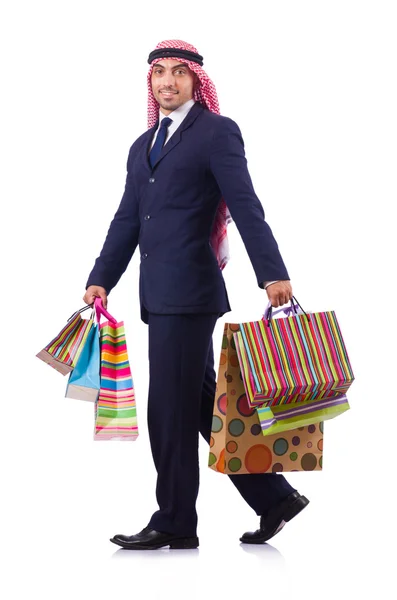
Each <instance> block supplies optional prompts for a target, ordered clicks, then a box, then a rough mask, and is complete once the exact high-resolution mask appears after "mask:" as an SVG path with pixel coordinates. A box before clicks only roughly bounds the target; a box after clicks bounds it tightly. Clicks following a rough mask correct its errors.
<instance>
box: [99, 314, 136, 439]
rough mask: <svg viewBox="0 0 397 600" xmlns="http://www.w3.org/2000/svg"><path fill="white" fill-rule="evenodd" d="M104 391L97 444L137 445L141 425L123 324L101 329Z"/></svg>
mask: <svg viewBox="0 0 397 600" xmlns="http://www.w3.org/2000/svg"><path fill="white" fill-rule="evenodd" d="M100 348H101V387H100V390H99V396H98V399H97V401H96V403H95V430H94V440H122V441H128V440H130V441H134V440H136V438H137V437H138V435H139V433H138V422H137V411H136V403H135V390H134V383H133V379H132V375H131V369H130V363H129V360H128V353H127V342H126V338H125V330H124V322H123V321H121V322H120V323H118V322H111V321H106V322H104V323H102V324H101V325H100Z"/></svg>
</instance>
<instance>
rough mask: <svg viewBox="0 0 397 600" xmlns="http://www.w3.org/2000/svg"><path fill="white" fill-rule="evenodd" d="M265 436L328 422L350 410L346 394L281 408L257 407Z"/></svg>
mask: <svg viewBox="0 0 397 600" xmlns="http://www.w3.org/2000/svg"><path fill="white" fill-rule="evenodd" d="M255 408H256V411H257V413H258V417H259V422H260V424H261V427H262V433H263V435H271V434H273V433H281V432H283V431H289V430H290V429H295V428H297V427H302V426H305V425H312V424H314V423H319V422H320V421H327V420H329V419H334V418H335V417H338V416H339V415H342V414H343V413H345V412H346V411H347V410H349V408H350V406H349V402H348V400H347V396H346V394H342V395H341V396H333V397H332V398H322V399H321V400H316V401H315V402H313V401H309V402H299V403H295V404H281V405H279V406H272V407H270V406H256V407H255Z"/></svg>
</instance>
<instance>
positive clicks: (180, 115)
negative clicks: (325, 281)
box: [150, 98, 279, 289]
mask: <svg viewBox="0 0 397 600" xmlns="http://www.w3.org/2000/svg"><path fill="white" fill-rule="evenodd" d="M195 103H196V101H195V100H194V99H193V98H191V99H190V100H188V101H187V102H185V103H184V104H182V105H181V106H179V107H178V108H176V109H175V110H173V111H172V112H170V114H169V115H165V114H164V113H163V112H162V111H161V109H160V110H159V125H158V127H157V129H156V132H155V134H154V136H153V140H152V143H151V146H150V149H152V148H153V144H154V142H155V141H156V137H157V133H158V131H159V129H160V124H161V121H162V120H163V119H164V117H166V116H168V117H169V118H170V119H172V123H171V124H170V125H169V126H168V128H167V137H166V138H165V142H164V146H165V144H166V143H167V142H168V140H169V139H170V137H171V136H172V134H173V133H174V132H175V131H176V130H177V129H178V127H179V125H180V124H181V123H182V121H183V119H184V118H185V117H186V115H187V113H188V112H189V110H190V109H191V108H192V106H193V105H194V104H195ZM277 281H279V280H276V281H264V282H263V286H264V288H265V289H266V288H267V286H268V285H270V284H271V283H277Z"/></svg>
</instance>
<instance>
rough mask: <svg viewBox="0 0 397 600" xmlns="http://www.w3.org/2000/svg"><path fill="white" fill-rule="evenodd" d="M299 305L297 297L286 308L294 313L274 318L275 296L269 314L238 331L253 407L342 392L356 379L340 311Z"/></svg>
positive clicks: (250, 402) (286, 312) (236, 343)
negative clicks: (314, 310)
mask: <svg viewBox="0 0 397 600" xmlns="http://www.w3.org/2000/svg"><path fill="white" fill-rule="evenodd" d="M293 298H294V299H295V300H296V298H295V297H294V296H293ZM298 307H300V304H299V302H298V301H297V305H292V306H291V308H290V307H288V308H287V309H281V310H284V312H285V314H288V312H290V314H291V316H289V317H286V318H278V319H271V309H272V306H271V304H270V302H269V304H268V307H267V309H266V311H265V315H266V318H265V316H264V317H263V318H262V320H261V321H253V322H248V323H240V324H239V325H240V330H239V331H238V332H235V333H234V334H233V335H234V342H235V345H236V349H237V354H238V359H239V363H240V369H241V374H242V378H243V381H244V386H245V390H246V394H247V399H248V402H249V404H250V405H251V406H252V407H255V406H258V405H264V406H272V407H273V406H278V405H280V404H291V403H296V402H307V401H314V400H321V399H322V398H330V397H334V396H341V395H343V394H345V393H346V392H347V390H348V389H349V387H350V385H351V384H352V382H353V381H354V375H353V371H352V368H351V365H350V360H349V357H348V354H347V351H346V347H345V344H344V340H343V337H342V333H341V330H340V327H339V324H338V321H337V318H336V315H335V311H326V312H318V313H306V312H304V311H303V309H302V312H301V313H299V312H298ZM300 308H301V307H300ZM275 312H279V311H275ZM266 313H267V314H266Z"/></svg>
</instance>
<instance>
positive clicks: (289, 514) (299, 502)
mask: <svg viewBox="0 0 397 600" xmlns="http://www.w3.org/2000/svg"><path fill="white" fill-rule="evenodd" d="M309 502H310V500H308V499H307V498H306V496H299V498H297V499H296V500H295V501H294V502H293V503H292V504H291V506H289V507H288V508H287V510H286V511H285V513H284V515H283V517H282V519H281V521H280V523H279V524H278V525H277V526H276V527H275V528H274V529H273V530H272V531H271V532H270V533H269V534H268V535H267V536H266V537H261V538H257V539H256V540H249V539H245V538H244V536H243V537H241V538H240V542H244V544H263V543H264V542H267V540H270V538H272V537H274V536H275V535H276V533H279V532H280V531H281V530H282V528H283V527H284V525H285V524H286V523H288V521H291V519H293V518H294V517H296V515H297V514H299V513H300V512H301V511H302V510H303V509H304V508H305V507H306V506H307V505H308V504H309Z"/></svg>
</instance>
